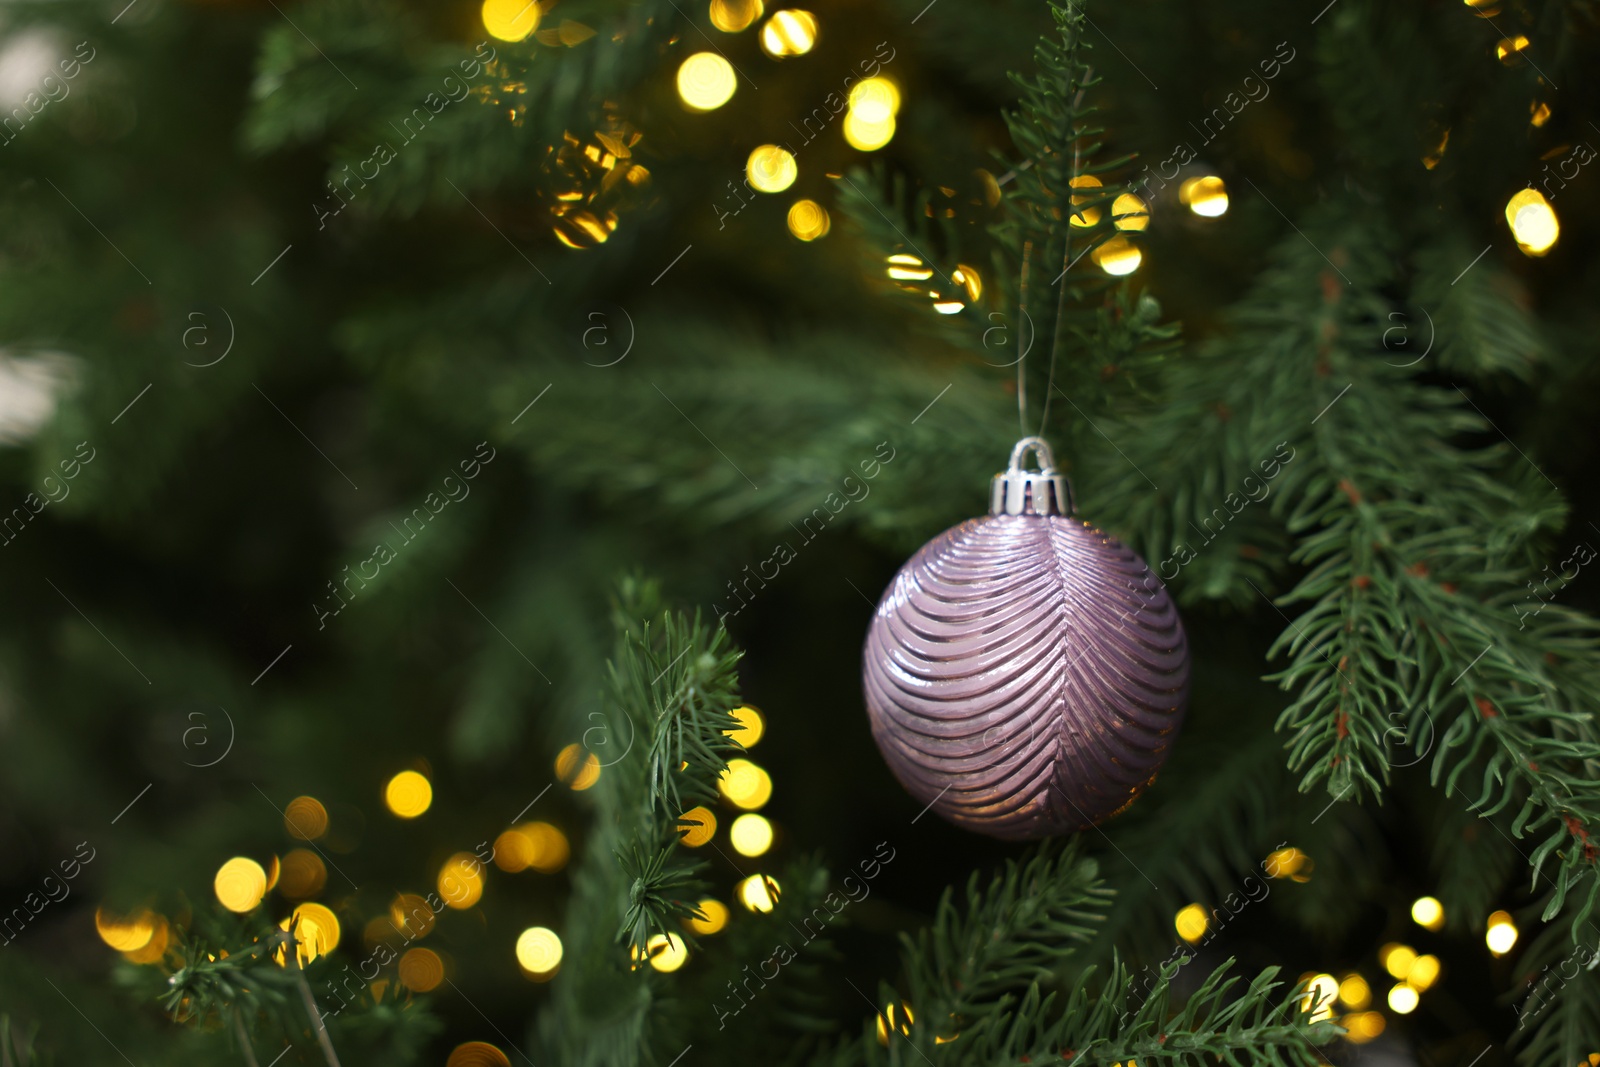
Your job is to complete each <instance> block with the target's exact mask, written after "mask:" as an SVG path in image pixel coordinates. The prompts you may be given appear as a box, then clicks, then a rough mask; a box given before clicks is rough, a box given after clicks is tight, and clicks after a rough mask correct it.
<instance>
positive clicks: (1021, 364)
mask: <svg viewBox="0 0 1600 1067" xmlns="http://www.w3.org/2000/svg"><path fill="white" fill-rule="evenodd" d="M1032 259H1033V242H1032V241H1024V242H1023V243H1022V284H1021V286H1019V288H1020V290H1021V296H1020V297H1019V298H1018V304H1017V310H1018V312H1019V314H1021V316H1022V321H1023V322H1028V321H1029V319H1028V263H1029V261H1031V260H1032ZM1017 344H1019V345H1020V344H1022V329H1021V324H1020V323H1019V324H1018V328H1017ZM1028 347H1029V348H1031V347H1032V339H1031V338H1030V339H1029V344H1028ZM1027 362H1028V348H1024V349H1023V350H1022V355H1020V356H1018V357H1017V432H1018V433H1019V434H1021V435H1022V436H1023V437H1026V436H1028V376H1027V374H1026V373H1024V371H1025V370H1026V365H1027Z"/></svg>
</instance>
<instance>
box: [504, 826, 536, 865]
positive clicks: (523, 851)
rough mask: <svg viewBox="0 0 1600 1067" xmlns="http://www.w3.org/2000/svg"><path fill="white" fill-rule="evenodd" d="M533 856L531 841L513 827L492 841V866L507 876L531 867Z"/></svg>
mask: <svg viewBox="0 0 1600 1067" xmlns="http://www.w3.org/2000/svg"><path fill="white" fill-rule="evenodd" d="M535 855H536V853H535V851H534V846H533V839H532V838H531V837H529V836H528V835H527V834H525V833H523V832H522V831H521V830H518V829H516V828H514V827H513V828H512V829H510V830H506V831H503V832H502V833H501V834H500V836H499V837H497V838H495V839H494V865H495V866H496V867H499V868H500V869H501V870H502V871H505V872H506V873H508V874H516V873H517V872H518V871H525V870H527V869H528V868H529V867H532V866H533V858H534V856H535Z"/></svg>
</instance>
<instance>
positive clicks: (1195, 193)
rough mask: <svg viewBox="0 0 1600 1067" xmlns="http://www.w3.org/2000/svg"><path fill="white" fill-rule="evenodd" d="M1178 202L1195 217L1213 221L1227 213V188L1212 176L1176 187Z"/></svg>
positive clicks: (1191, 180) (1190, 180) (1188, 181)
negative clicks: (1201, 216)
mask: <svg viewBox="0 0 1600 1067" xmlns="http://www.w3.org/2000/svg"><path fill="white" fill-rule="evenodd" d="M1178 200H1179V202H1180V203H1182V204H1184V205H1185V206H1186V207H1188V209H1189V210H1190V211H1192V212H1194V213H1195V214H1196V215H1204V216H1205V217H1206V218H1211V219H1214V218H1216V217H1217V216H1218V215H1223V214H1226V213H1227V211H1228V187H1227V186H1226V185H1224V184H1222V179H1221V178H1218V177H1217V176H1216V175H1214V174H1208V175H1206V176H1205V177H1203V178H1190V179H1188V180H1187V181H1185V182H1184V183H1183V184H1182V185H1180V186H1178Z"/></svg>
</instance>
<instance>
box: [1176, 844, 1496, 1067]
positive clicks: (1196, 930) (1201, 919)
mask: <svg viewBox="0 0 1600 1067" xmlns="http://www.w3.org/2000/svg"><path fill="white" fill-rule="evenodd" d="M1261 867H1262V870H1263V871H1264V872H1265V873H1266V875H1267V877H1269V878H1272V879H1277V880H1286V881H1290V882H1302V883H1303V882H1307V881H1310V880H1311V877H1312V873H1313V872H1314V871H1315V869H1316V864H1315V863H1314V862H1313V860H1312V859H1311V857H1310V856H1308V855H1307V854H1306V853H1305V852H1303V851H1301V850H1300V849H1298V848H1281V849H1278V850H1277V851H1275V852H1272V853H1270V854H1269V855H1268V856H1267V858H1266V859H1265V860H1263V861H1262V864H1261ZM1263 899H1264V898H1263ZM1227 917H1228V916H1227V914H1226V913H1221V912H1217V911H1213V910H1211V909H1208V908H1206V907H1205V906H1204V905H1202V904H1200V903H1191V904H1186V905H1184V906H1183V907H1182V908H1180V909H1179V910H1178V913H1177V914H1176V915H1174V916H1173V927H1174V929H1175V930H1176V931H1177V934H1178V936H1179V937H1181V938H1182V939H1183V940H1184V941H1186V942H1187V943H1189V944H1191V945H1196V944H1199V943H1200V942H1201V941H1202V940H1205V939H1206V935H1207V934H1208V933H1209V932H1211V931H1212V928H1213V924H1214V923H1215V925H1216V926H1218V927H1219V928H1220V926H1221V925H1222V923H1223V922H1224V921H1226V919H1227ZM1411 921H1412V922H1413V923H1415V924H1416V925H1417V926H1419V927H1421V928H1422V929H1424V930H1426V931H1428V932H1429V933H1437V932H1439V931H1440V930H1442V929H1444V925H1445V911H1444V905H1443V904H1441V903H1440V902H1439V900H1438V899H1437V898H1436V897H1431V896H1425V897H1418V898H1417V899H1416V900H1415V901H1413V902H1412V904H1411ZM1517 937H1518V931H1517V926H1516V923H1515V922H1514V921H1513V920H1512V918H1511V915H1510V914H1509V913H1508V912H1504V911H1496V912H1494V913H1493V914H1492V915H1490V916H1489V917H1488V919H1487V920H1486V922H1485V924H1484V943H1485V945H1486V946H1487V948H1488V950H1489V953H1490V955H1492V956H1494V957H1497V958H1498V957H1500V956H1504V955H1506V954H1507V953H1509V952H1510V951H1511V949H1512V948H1513V947H1514V946H1515V945H1516V943H1517ZM1377 964H1378V971H1379V972H1381V973H1383V974H1386V975H1388V977H1389V978H1390V979H1393V980H1394V981H1393V984H1391V985H1390V987H1389V990H1388V992H1387V994H1386V995H1385V997H1384V1005H1385V1006H1386V1007H1387V1009H1388V1011H1389V1012H1391V1013H1393V1014H1395V1015H1409V1014H1411V1013H1412V1012H1414V1011H1416V1010H1417V1007H1418V1005H1420V1004H1421V1003H1422V994H1424V993H1426V992H1427V991H1428V990H1429V989H1430V988H1432V987H1433V986H1434V985H1435V984H1436V983H1437V982H1438V981H1439V979H1440V977H1441V976H1442V975H1443V973H1444V967H1443V965H1442V964H1441V963H1440V961H1439V957H1437V956H1435V955H1433V954H1431V953H1419V952H1418V951H1417V950H1416V949H1415V948H1414V947H1412V946H1411V945H1408V944H1405V943H1404V942H1400V941H1390V942H1386V943H1384V944H1383V945H1382V946H1380V947H1379V949H1378V952H1377ZM1376 973H1378V972H1373V971H1369V972H1368V974H1376ZM1299 980H1300V982H1301V983H1302V984H1303V985H1304V987H1305V994H1304V1000H1303V1002H1302V1005H1303V1007H1304V1009H1305V1010H1306V1011H1308V1012H1311V1013H1312V1015H1311V1017H1312V1021H1313V1022H1320V1021H1323V1020H1327V1019H1332V1020H1335V1021H1337V1022H1338V1023H1339V1025H1340V1026H1343V1027H1344V1029H1345V1040H1346V1041H1349V1042H1351V1043H1352V1044H1358V1045H1360V1044H1365V1043H1367V1042H1368V1041H1371V1040H1372V1039H1373V1038H1375V1037H1378V1036H1379V1035H1380V1034H1382V1033H1383V1032H1384V1030H1385V1029H1386V1028H1387V1025H1388V1019H1387V1017H1386V1016H1385V1014H1384V1012H1383V1011H1382V1010H1379V1009H1378V1008H1376V1007H1374V1006H1373V983H1372V982H1371V981H1369V979H1368V977H1367V975H1364V974H1363V973H1362V972H1361V971H1360V970H1350V971H1346V972H1344V973H1343V974H1341V975H1338V976H1335V975H1333V974H1330V973H1326V972H1317V971H1307V972H1305V973H1304V974H1302V975H1300V979H1299ZM1341 1009H1342V1010H1341Z"/></svg>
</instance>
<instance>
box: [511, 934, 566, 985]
mask: <svg viewBox="0 0 1600 1067" xmlns="http://www.w3.org/2000/svg"><path fill="white" fill-rule="evenodd" d="M561 952H562V949H561V938H559V937H557V936H556V932H555V931H554V930H552V929H550V928H549V927H548V926H530V927H528V928H527V929H526V930H524V931H522V933H521V934H519V935H518V936H517V963H518V964H520V965H521V966H522V969H523V970H524V971H526V972H527V973H528V976H529V977H531V978H536V979H540V980H545V979H548V978H550V977H552V976H554V974H555V973H556V969H557V968H559V967H560V966H561Z"/></svg>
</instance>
